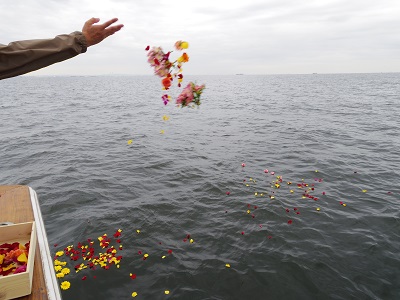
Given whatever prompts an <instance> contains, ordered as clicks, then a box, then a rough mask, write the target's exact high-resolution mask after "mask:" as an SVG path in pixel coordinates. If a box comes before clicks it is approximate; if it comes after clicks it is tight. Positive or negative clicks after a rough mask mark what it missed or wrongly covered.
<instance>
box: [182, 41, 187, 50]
mask: <svg viewBox="0 0 400 300" xmlns="http://www.w3.org/2000/svg"><path fill="white" fill-rule="evenodd" d="M181 48H182V49H187V48H189V43H188V42H182V43H181Z"/></svg>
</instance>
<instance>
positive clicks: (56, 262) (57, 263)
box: [54, 259, 67, 266]
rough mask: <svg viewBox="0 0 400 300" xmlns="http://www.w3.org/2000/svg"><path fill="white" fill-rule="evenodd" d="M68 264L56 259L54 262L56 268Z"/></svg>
mask: <svg viewBox="0 0 400 300" xmlns="http://www.w3.org/2000/svg"><path fill="white" fill-rule="evenodd" d="M66 264H67V262H66V261H59V260H58V259H56V260H55V261H54V265H55V266H65V265H66Z"/></svg>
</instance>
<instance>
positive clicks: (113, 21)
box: [101, 18, 118, 28]
mask: <svg viewBox="0 0 400 300" xmlns="http://www.w3.org/2000/svg"><path fill="white" fill-rule="evenodd" d="M117 21H118V18H113V19H111V20H108V21H107V22H105V23H103V24H102V25H101V26H102V27H103V28H107V27H108V26H110V25H111V24H113V23H115V22H117Z"/></svg>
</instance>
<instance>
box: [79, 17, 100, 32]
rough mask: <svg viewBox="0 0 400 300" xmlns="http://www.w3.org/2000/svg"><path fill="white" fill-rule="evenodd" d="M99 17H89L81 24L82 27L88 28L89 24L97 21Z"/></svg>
mask: <svg viewBox="0 0 400 300" xmlns="http://www.w3.org/2000/svg"><path fill="white" fill-rule="evenodd" d="M99 21H100V19H99V18H90V19H89V20H87V21H86V22H85V24H84V25H83V29H86V28H89V27H90V26H92V25H93V24H95V23H97V22H99Z"/></svg>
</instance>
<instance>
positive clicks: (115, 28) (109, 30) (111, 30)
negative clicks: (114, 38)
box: [105, 24, 124, 36]
mask: <svg viewBox="0 0 400 300" xmlns="http://www.w3.org/2000/svg"><path fill="white" fill-rule="evenodd" d="M122 27H124V25H122V24H121V25H117V26H112V27H110V28H107V29H106V30H105V34H106V35H107V36H110V35H113V34H114V33H116V32H117V31H120V30H121V28H122Z"/></svg>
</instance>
